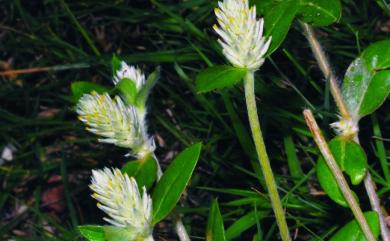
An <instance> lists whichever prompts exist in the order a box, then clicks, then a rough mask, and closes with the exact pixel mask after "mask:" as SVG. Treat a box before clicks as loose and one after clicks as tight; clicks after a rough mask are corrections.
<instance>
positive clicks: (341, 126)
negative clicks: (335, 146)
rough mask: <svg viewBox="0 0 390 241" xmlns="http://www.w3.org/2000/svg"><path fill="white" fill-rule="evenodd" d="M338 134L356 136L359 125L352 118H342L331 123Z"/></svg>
mask: <svg viewBox="0 0 390 241" xmlns="http://www.w3.org/2000/svg"><path fill="white" fill-rule="evenodd" d="M330 126H331V127H332V128H333V129H334V130H335V132H336V133H337V134H338V135H341V136H344V137H354V136H355V135H356V134H357V133H358V132H359V127H358V125H357V123H356V122H354V121H353V120H352V119H342V118H341V119H340V121H337V122H334V123H332V124H330Z"/></svg>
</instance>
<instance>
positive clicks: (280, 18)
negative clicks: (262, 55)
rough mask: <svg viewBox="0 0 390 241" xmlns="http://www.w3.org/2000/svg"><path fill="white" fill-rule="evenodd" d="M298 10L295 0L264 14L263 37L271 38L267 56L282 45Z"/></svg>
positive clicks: (281, 3)
mask: <svg viewBox="0 0 390 241" xmlns="http://www.w3.org/2000/svg"><path fill="white" fill-rule="evenodd" d="M298 10H299V4H298V3H297V2H296V1H295V0H285V1H282V2H280V3H279V4H277V5H275V6H274V7H273V8H272V9H269V10H268V11H266V12H265V15H264V25H265V35H266V36H272V41H271V45H270V47H269V49H268V52H267V55H270V54H271V53H272V52H274V51H275V50H276V49H277V48H278V47H279V46H280V45H281V44H282V42H283V40H284V39H285V38H286V35H287V33H288V30H289V29H290V25H291V23H292V21H293V20H294V18H295V15H296V14H297V12H298Z"/></svg>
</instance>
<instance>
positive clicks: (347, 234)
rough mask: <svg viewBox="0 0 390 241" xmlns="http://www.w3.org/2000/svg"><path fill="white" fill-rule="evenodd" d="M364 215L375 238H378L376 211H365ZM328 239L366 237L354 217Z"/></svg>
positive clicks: (344, 240) (352, 240)
mask: <svg viewBox="0 0 390 241" xmlns="http://www.w3.org/2000/svg"><path fill="white" fill-rule="evenodd" d="M364 217H365V218H366V220H367V223H368V225H369V226H370V229H371V231H372V233H373V234H374V236H375V238H378V236H379V231H380V230H379V228H380V227H379V219H378V215H377V214H376V212H365V213H364ZM329 241H366V238H365V236H364V234H363V232H362V230H361V228H360V226H359V224H358V222H357V221H356V220H355V219H354V220H352V221H350V222H349V223H347V224H346V225H345V226H344V227H342V228H341V229H340V230H339V231H338V232H337V233H336V234H335V235H333V237H332V238H331V239H330V240H329Z"/></svg>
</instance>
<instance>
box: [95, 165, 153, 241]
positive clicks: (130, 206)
mask: <svg viewBox="0 0 390 241" xmlns="http://www.w3.org/2000/svg"><path fill="white" fill-rule="evenodd" d="M89 187H90V188H91V189H92V190H93V191H94V194H93V195H92V197H93V198H95V199H96V200H97V201H98V207H99V208H100V209H101V210H103V211H104V212H105V213H106V214H107V215H108V217H106V218H104V220H105V221H107V222H109V223H110V224H112V225H114V226H116V227H121V228H126V229H127V230H129V231H130V232H129V233H131V235H132V237H131V240H153V237H152V236H151V232H152V228H153V227H152V224H151V222H152V199H151V198H150V196H149V195H148V194H147V193H146V189H145V187H143V193H142V195H141V193H140V192H139V190H138V185H137V182H136V181H135V179H134V178H132V177H130V178H129V176H128V175H127V174H122V173H121V171H120V170H119V169H117V168H114V169H112V170H111V169H109V168H104V169H103V170H92V178H91V185H90V186H89Z"/></svg>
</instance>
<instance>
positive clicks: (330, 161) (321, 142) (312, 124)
mask: <svg viewBox="0 0 390 241" xmlns="http://www.w3.org/2000/svg"><path fill="white" fill-rule="evenodd" d="M303 115H304V117H305V120H306V124H307V126H308V127H309V129H310V131H311V133H312V135H313V138H314V141H315V142H316V144H317V146H318V148H319V149H320V151H321V154H322V156H323V157H324V160H325V162H326V164H327V165H328V167H329V169H330V170H331V171H332V174H333V176H334V177H335V179H336V181H337V184H338V186H339V187H340V190H341V192H342V193H343V195H344V198H345V200H346V201H347V203H348V205H349V207H350V208H351V210H352V213H353V215H354V216H355V218H356V220H357V222H358V223H359V225H360V228H361V229H362V231H363V233H364V235H365V236H366V238H367V240H369V241H375V240H376V239H375V237H374V234H373V233H372V231H371V229H370V227H369V226H368V223H367V221H366V219H365V218H364V215H363V212H362V210H361V209H360V207H359V204H358V203H357V201H356V199H355V197H354V196H353V194H352V191H351V189H350V188H349V186H348V183H347V181H346V180H345V177H344V175H343V173H342V172H341V170H340V168H339V166H338V165H337V163H336V160H335V159H334V157H333V155H332V152H331V151H330V149H329V146H328V144H327V142H326V140H325V138H324V136H323V135H322V133H321V130H320V128H319V127H318V124H317V122H316V120H315V118H314V116H313V113H312V112H311V111H310V110H309V109H306V110H304V111H303Z"/></svg>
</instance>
